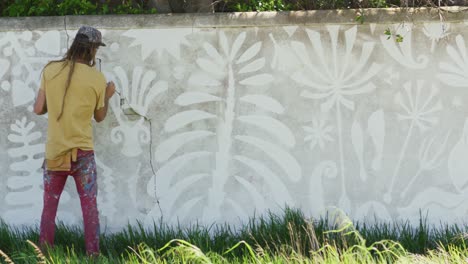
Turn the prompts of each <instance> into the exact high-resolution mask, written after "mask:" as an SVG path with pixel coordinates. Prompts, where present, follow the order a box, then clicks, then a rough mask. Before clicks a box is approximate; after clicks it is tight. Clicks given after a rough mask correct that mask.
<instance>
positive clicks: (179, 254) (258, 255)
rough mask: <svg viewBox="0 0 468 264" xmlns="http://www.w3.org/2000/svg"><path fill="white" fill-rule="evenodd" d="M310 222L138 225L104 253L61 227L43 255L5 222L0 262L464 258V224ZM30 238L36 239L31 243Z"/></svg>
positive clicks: (107, 237) (107, 240)
mask: <svg viewBox="0 0 468 264" xmlns="http://www.w3.org/2000/svg"><path fill="white" fill-rule="evenodd" d="M336 219H337V218H333V219H332V218H331V217H330V218H328V217H326V218H322V219H317V220H311V219H308V218H306V217H304V215H303V214H302V212H301V211H299V210H295V209H290V208H287V209H285V210H284V212H283V214H281V215H277V214H273V213H270V214H267V215H263V216H259V217H254V218H252V219H251V220H250V221H249V222H248V223H247V224H245V225H244V226H242V227H240V228H237V229H235V228H233V227H231V226H229V225H212V226H202V225H198V224H194V225H192V226H189V227H185V228H182V227H180V226H168V225H164V224H157V223H155V224H154V226H153V227H152V228H145V227H144V226H143V225H141V224H139V225H136V226H127V227H126V228H125V229H123V230H122V231H120V232H118V233H113V234H103V235H102V236H101V253H102V254H101V256H99V258H97V259H92V260H90V259H89V258H88V257H87V256H86V255H85V250H84V238H83V232H82V231H81V229H80V227H76V226H65V225H63V224H59V225H58V228H57V231H56V246H55V247H54V248H53V249H50V250H47V251H46V252H43V253H44V255H45V256H44V257H41V254H40V253H39V252H38V251H37V249H35V248H34V243H37V241H38V230H37V228H30V227H27V228H21V229H19V228H14V227H11V226H8V225H6V224H5V223H4V222H0V250H1V251H2V252H3V253H4V254H5V255H4V256H3V257H2V256H0V263H8V262H7V261H6V256H8V258H10V259H11V261H12V262H14V263H28V264H30V263H41V261H45V262H46V263H431V262H434V263H466V260H467V259H468V253H467V252H468V250H467V248H466V241H467V237H466V236H465V234H466V232H467V229H468V228H467V226H457V225H440V226H430V225H428V224H427V221H426V220H425V219H424V218H422V219H421V221H420V224H419V225H418V226H411V225H410V224H409V223H407V222H400V223H376V224H372V225H369V224H364V223H359V222H357V223H355V224H354V225H353V223H352V222H351V221H350V220H349V219H346V218H342V219H344V220H340V221H336ZM28 240H29V241H32V243H29V242H28Z"/></svg>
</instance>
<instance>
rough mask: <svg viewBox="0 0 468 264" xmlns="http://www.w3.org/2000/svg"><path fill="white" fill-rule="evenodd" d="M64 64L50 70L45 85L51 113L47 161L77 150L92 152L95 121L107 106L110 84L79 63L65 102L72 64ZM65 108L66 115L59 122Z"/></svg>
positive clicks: (98, 74)
mask: <svg viewBox="0 0 468 264" xmlns="http://www.w3.org/2000/svg"><path fill="white" fill-rule="evenodd" d="M63 63H67V62H63ZM63 63H62V62H55V63H52V64H50V65H49V66H48V67H46V68H45V69H44V75H43V84H42V85H41V89H44V88H45V91H46V92H45V93H46V100H47V108H48V113H49V121H48V122H49V124H48V133H47V145H46V159H55V158H57V157H58V156H60V155H63V154H64V153H66V152H68V151H70V150H71V149H73V148H79V149H82V150H92V149H93V137H92V135H93V130H92V125H91V118H92V117H93V114H94V111H95V110H97V109H99V108H101V107H103V106H104V96H105V90H106V80H105V78H104V76H103V74H102V73H100V72H98V71H97V70H96V69H95V68H92V67H90V66H88V65H85V64H82V63H75V68H74V70H73V76H72V79H71V82H70V86H69V87H68V90H67V94H66V96H65V98H64V93H65V86H66V81H67V79H68V75H69V72H70V65H71V63H67V64H66V66H65V67H64V68H63V65H64V64H63ZM62 68H63V69H62ZM62 104H64V105H63V113H62V116H61V117H60V119H59V120H57V118H58V117H59V115H60V113H61V112H62Z"/></svg>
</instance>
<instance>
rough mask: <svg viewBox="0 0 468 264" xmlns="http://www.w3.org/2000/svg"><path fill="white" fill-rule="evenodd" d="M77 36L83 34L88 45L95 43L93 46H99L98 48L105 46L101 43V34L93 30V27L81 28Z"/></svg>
mask: <svg viewBox="0 0 468 264" xmlns="http://www.w3.org/2000/svg"><path fill="white" fill-rule="evenodd" d="M76 34H77V35H78V34H83V35H85V36H87V37H88V41H89V42H90V43H95V44H99V46H106V44H104V43H102V34H101V31H99V30H97V29H95V28H93V27H90V26H82V27H81V28H80V29H79V30H78V32H77V33H76Z"/></svg>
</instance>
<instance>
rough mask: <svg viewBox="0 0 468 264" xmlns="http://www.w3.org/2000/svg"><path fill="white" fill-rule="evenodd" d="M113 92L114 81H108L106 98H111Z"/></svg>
mask: <svg viewBox="0 0 468 264" xmlns="http://www.w3.org/2000/svg"><path fill="white" fill-rule="evenodd" d="M114 93H115V84H114V82H108V83H107V86H106V98H107V99H109V98H111V97H112V96H113V95H114Z"/></svg>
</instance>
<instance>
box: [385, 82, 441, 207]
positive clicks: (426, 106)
mask: <svg viewBox="0 0 468 264" xmlns="http://www.w3.org/2000/svg"><path fill="white" fill-rule="evenodd" d="M403 88H404V89H403V92H404V93H401V92H398V93H397V95H396V98H395V99H396V102H397V103H398V104H399V105H400V106H401V108H402V109H403V111H404V113H402V114H398V115H397V116H398V120H400V121H410V125H409V129H408V132H407V135H406V138H405V140H404V142H403V145H402V147H401V151H400V154H399V156H398V161H397V164H396V165H395V170H394V172H393V176H392V178H391V181H390V186H389V188H388V191H387V192H386V193H385V194H384V200H385V202H386V203H390V202H391V201H392V192H393V189H394V187H395V180H396V179H397V177H398V174H399V172H400V169H401V163H402V161H403V159H404V157H405V155H406V152H407V150H408V144H409V142H410V139H411V137H412V135H413V133H414V129H415V128H418V129H419V131H420V132H424V131H426V130H428V129H429V128H431V127H433V126H435V125H436V124H437V123H438V122H439V119H438V117H437V115H436V114H437V113H438V112H440V111H441V110H442V103H441V101H440V99H438V96H437V95H438V93H439V89H438V88H437V87H436V86H434V85H432V86H431V87H425V83H424V81H423V80H419V81H417V82H415V83H412V82H407V83H405V84H404V85H403ZM425 89H428V90H429V91H428V92H429V93H428V95H427V96H424V95H425ZM424 97H425V98H424ZM444 144H445V143H444ZM429 145H432V143H429ZM429 145H428V147H430V146H429ZM422 152H425V151H424V150H422ZM421 156H427V155H426V154H424V153H422V154H421Z"/></svg>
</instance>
